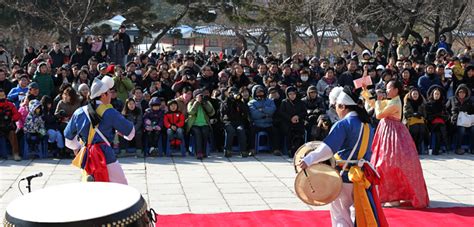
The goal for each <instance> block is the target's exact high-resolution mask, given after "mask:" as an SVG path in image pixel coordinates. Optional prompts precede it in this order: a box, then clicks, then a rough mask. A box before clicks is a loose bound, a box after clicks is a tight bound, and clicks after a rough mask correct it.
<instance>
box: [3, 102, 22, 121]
mask: <svg viewBox="0 0 474 227" xmlns="http://www.w3.org/2000/svg"><path fill="white" fill-rule="evenodd" d="M0 110H1V111H2V112H4V111H6V112H7V114H8V115H9V116H10V117H11V119H12V121H13V122H15V121H18V120H19V119H20V113H18V110H17V109H16V107H15V105H13V103H11V102H9V101H7V100H5V101H3V102H0Z"/></svg>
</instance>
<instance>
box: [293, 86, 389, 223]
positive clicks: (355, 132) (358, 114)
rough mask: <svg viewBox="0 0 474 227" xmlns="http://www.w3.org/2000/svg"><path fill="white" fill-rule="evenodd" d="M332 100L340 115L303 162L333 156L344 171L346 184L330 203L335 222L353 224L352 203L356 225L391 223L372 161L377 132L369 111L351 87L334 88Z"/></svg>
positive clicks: (308, 164) (302, 166) (332, 219)
mask: <svg viewBox="0 0 474 227" xmlns="http://www.w3.org/2000/svg"><path fill="white" fill-rule="evenodd" d="M330 103H331V105H335V109H336V112H337V114H338V117H339V119H340V120H339V121H337V122H336V123H335V124H334V125H333V127H332V128H331V131H330V132H329V135H328V136H327V137H326V138H325V139H324V141H323V143H322V144H321V145H320V146H318V148H317V149H316V150H314V151H312V152H311V153H309V154H308V155H307V156H306V157H305V158H304V159H303V160H302V162H301V164H300V167H301V168H302V169H306V168H307V167H308V166H310V165H311V164H313V163H318V162H322V161H325V160H328V159H330V158H332V157H334V158H335V159H336V163H337V169H338V170H339V171H340V172H341V176H342V180H343V182H344V183H343V187H342V190H341V193H340V194H339V196H338V197H337V198H336V200H334V201H333V202H332V203H331V205H330V211H331V221H332V226H354V221H353V220H352V219H351V212H350V207H351V206H352V205H354V208H355V224H356V225H357V226H388V224H387V221H386V219H385V216H384V214H383V211H382V209H381V205H380V203H379V201H378V197H377V194H376V193H374V192H375V189H374V188H375V187H373V184H377V183H378V178H377V173H376V172H375V170H374V169H373V168H372V166H371V165H370V156H371V154H372V151H371V145H372V139H373V136H374V131H373V128H372V127H371V126H370V125H369V121H370V120H369V115H368V114H367V112H366V111H365V109H364V108H362V107H360V106H359V105H358V98H357V96H356V95H355V94H354V93H353V92H352V91H351V90H350V89H349V88H348V87H346V88H342V87H336V88H334V89H333V90H332V91H331V94H330Z"/></svg>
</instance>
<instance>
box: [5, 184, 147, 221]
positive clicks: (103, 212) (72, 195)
mask: <svg viewBox="0 0 474 227" xmlns="http://www.w3.org/2000/svg"><path fill="white" fill-rule="evenodd" d="M146 209H147V206H146V202H145V200H144V199H143V198H142V196H141V195H140V193H139V192H138V191H137V190H136V189H134V188H133V187H130V186H127V185H122V184H115V183H103V182H88V183H73V184H64V185H59V186H53V187H48V188H44V189H41V190H37V191H34V192H33V193H30V194H25V195H24V196H22V197H20V198H17V199H16V200H14V201H13V202H11V203H10V204H9V205H8V206H7V210H6V215H5V222H6V223H5V224H7V225H16V226H40V225H41V226H45V225H46V226H51V225H52V226H102V225H105V226H107V225H108V224H110V225H112V226H114V223H115V225H117V224H119V223H120V224H124V225H126V224H127V223H128V224H130V223H134V222H135V221H137V220H138V219H140V218H142V217H143V215H144V214H145V212H146ZM145 216H146V215H145ZM120 224H119V225H120Z"/></svg>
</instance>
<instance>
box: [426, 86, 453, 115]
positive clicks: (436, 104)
mask: <svg viewBox="0 0 474 227" xmlns="http://www.w3.org/2000/svg"><path fill="white" fill-rule="evenodd" d="M434 87H435V86H433V87H432V88H434ZM438 87H439V88H441V87H440V86H438ZM432 88H430V90H429V92H428V102H427V103H426V118H427V120H428V121H429V122H430V123H432V124H433V123H436V122H438V123H443V124H444V123H446V121H447V120H448V113H447V112H446V106H445V103H444V97H443V94H442V92H441V97H440V99H438V100H434V98H433V91H434V89H432ZM441 89H442V88H441ZM441 89H440V90H441ZM435 119H436V120H435Z"/></svg>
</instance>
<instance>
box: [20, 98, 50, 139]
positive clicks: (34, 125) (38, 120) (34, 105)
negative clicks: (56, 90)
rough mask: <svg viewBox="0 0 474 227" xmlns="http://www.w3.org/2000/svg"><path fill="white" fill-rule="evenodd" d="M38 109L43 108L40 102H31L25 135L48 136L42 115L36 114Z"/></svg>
mask: <svg viewBox="0 0 474 227" xmlns="http://www.w3.org/2000/svg"><path fill="white" fill-rule="evenodd" d="M38 108H41V104H40V102H39V101H38V100H31V101H30V104H29V105H28V109H29V113H28V116H26V120H25V125H24V130H25V133H38V134H41V135H43V136H44V135H46V128H45V126H44V120H43V117H42V115H41V114H37V113H36V109H38Z"/></svg>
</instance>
